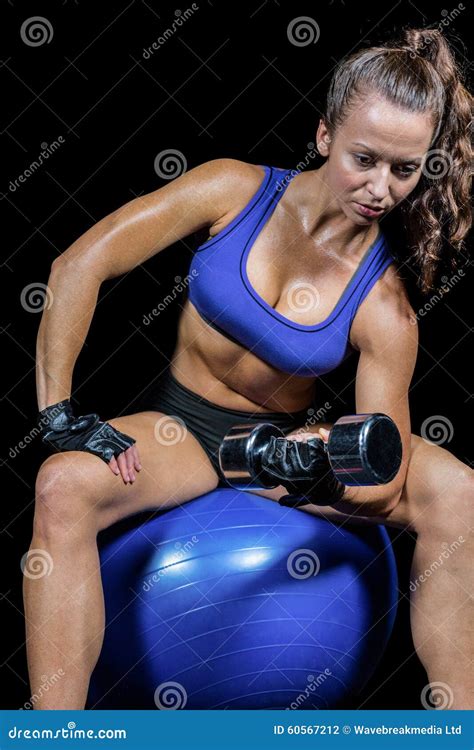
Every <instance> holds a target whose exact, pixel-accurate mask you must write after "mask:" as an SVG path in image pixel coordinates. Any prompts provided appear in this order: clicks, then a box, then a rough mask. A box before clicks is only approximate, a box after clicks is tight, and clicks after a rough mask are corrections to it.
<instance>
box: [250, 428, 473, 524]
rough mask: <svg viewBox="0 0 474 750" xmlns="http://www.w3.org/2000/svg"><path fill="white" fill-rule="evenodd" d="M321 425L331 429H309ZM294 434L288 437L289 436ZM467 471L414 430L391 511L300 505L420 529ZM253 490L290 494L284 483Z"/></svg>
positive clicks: (337, 517) (339, 517) (333, 515)
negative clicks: (378, 513)
mask: <svg viewBox="0 0 474 750" xmlns="http://www.w3.org/2000/svg"><path fill="white" fill-rule="evenodd" d="M320 427H327V428H328V429H330V425H327V424H322V423H321V424H318V425H314V426H311V427H309V428H308V429H307V430H305V432H306V431H308V432H314V433H317V431H318V429H319V428H320ZM295 432H296V431H295ZM291 434H292V433H289V434H288V435H287V436H286V437H287V438H289V437H290V436H291ZM466 472H471V473H472V470H471V469H470V468H469V467H468V466H466V464H463V462H462V461H460V460H459V459H458V458H456V456H454V455H453V454H452V453H450V452H449V451H447V450H445V449H444V448H441V447H440V446H437V445H433V444H432V443H429V442H427V441H426V440H423V438H421V437H419V435H414V434H412V436H411V445H410V459H409V462H408V468H407V476H406V480H405V484H404V486H403V490H402V494H401V497H400V501H399V503H398V504H397V506H396V507H395V508H394V509H393V510H392V511H391V512H390V513H388V514H387V515H384V516H360V515H349V514H347V513H341V512H340V511H337V510H335V509H334V508H332V507H331V506H330V505H326V506H317V505H303V506H301V507H300V508H299V509H300V510H302V511H303V512H306V513H311V514H312V515H315V516H320V517H322V518H326V519H328V520H330V521H333V522H337V523H359V524H365V525H367V524H385V525H386V526H393V527H395V528H400V529H409V530H410V531H415V532H416V531H418V529H419V528H420V527H421V525H422V524H423V523H425V522H426V521H427V520H428V519H429V518H430V517H431V518H433V517H434V513H435V512H436V513H437V512H438V509H439V507H440V506H443V503H444V504H446V505H447V504H448V503H449V499H450V496H449V493H450V490H451V491H452V489H453V488H454V486H455V484H456V483H457V482H458V481H459V478H460V477H461V476H465V474H466ZM252 491H253V492H255V493H256V494H259V495H263V496H264V497H269V498H271V499H272V500H278V499H279V498H280V497H282V495H285V494H287V491H286V490H285V488H284V487H282V486H281V485H280V486H279V487H275V488H274V489H272V490H252Z"/></svg>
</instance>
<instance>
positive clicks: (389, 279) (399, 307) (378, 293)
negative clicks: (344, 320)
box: [351, 262, 417, 351]
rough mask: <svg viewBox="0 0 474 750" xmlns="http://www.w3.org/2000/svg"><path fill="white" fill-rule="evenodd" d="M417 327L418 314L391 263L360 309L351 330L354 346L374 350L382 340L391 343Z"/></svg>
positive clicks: (396, 270)
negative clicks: (393, 339) (374, 346)
mask: <svg viewBox="0 0 474 750" xmlns="http://www.w3.org/2000/svg"><path fill="white" fill-rule="evenodd" d="M416 327H417V318H416V314H415V312H414V310H413V308H412V306H411V304H410V301H409V299H408V294H407V291H406V288H405V285H404V282H403V279H402V277H401V275H400V272H399V269H398V268H397V265H396V263H395V262H393V263H390V265H389V266H387V268H386V269H385V271H384V272H383V274H382V275H381V276H380V278H379V279H378V280H377V282H376V283H375V284H374V286H373V287H372V289H371V290H370V292H369V294H368V295H367V297H366V298H365V299H364V301H363V302H362V303H361V305H360V306H359V308H358V310H357V313H356V315H355V317H354V320H353V323H352V326H351V344H352V346H354V348H355V349H357V350H359V351H362V349H370V348H372V347H373V345H374V343H375V342H379V341H380V340H381V339H385V340H386V341H389V340H390V337H391V336H394V335H397V336H399V335H400V334H401V333H402V331H403V330H404V331H405V332H406V334H407V335H410V333H413V329H416Z"/></svg>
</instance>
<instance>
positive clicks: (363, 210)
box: [354, 201, 385, 219]
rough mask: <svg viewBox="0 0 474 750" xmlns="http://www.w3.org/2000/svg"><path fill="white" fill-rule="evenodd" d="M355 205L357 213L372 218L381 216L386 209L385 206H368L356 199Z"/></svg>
mask: <svg viewBox="0 0 474 750" xmlns="http://www.w3.org/2000/svg"><path fill="white" fill-rule="evenodd" d="M354 205H355V207H356V211H357V213H359V214H361V216H368V217H370V218H371V219H372V218H375V217H376V216H381V215H382V214H383V213H384V211H385V209H383V208H378V209H374V208H369V207H368V206H364V204H363V203H357V202H355V201H354Z"/></svg>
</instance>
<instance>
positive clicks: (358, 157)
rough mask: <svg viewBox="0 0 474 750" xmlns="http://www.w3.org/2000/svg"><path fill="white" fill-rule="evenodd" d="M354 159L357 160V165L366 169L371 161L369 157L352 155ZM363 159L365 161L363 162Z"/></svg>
mask: <svg viewBox="0 0 474 750" xmlns="http://www.w3.org/2000/svg"><path fill="white" fill-rule="evenodd" d="M354 158H355V159H356V160H357V163H358V164H360V165H361V166H363V167H368V166H369V164H371V163H372V160H371V159H370V157H369V156H364V155H363V154H354ZM363 159H365V161H363Z"/></svg>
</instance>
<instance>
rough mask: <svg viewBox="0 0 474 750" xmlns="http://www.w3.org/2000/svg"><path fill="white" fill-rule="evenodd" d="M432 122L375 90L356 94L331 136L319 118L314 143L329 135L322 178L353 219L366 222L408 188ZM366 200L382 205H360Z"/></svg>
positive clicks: (418, 169) (416, 172)
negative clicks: (349, 108)
mask: <svg viewBox="0 0 474 750" xmlns="http://www.w3.org/2000/svg"><path fill="white" fill-rule="evenodd" d="M433 128H434V123H433V121H432V119H431V117H430V116H429V115H428V114H426V113H424V114H423V113H413V112H408V111H406V110H403V109H400V108H399V107H396V106H395V105H393V104H391V103H390V102H388V101H387V100H386V99H383V98H377V96H376V95H371V96H368V97H367V98H365V99H363V100H359V101H358V102H357V103H356V105H355V106H354V107H353V109H352V110H351V114H350V115H349V116H348V117H347V118H346V120H345V121H344V122H343V123H342V124H341V125H340V126H339V127H338V128H337V130H336V132H335V134H334V136H333V138H332V139H331V138H330V134H329V132H328V131H327V129H326V127H325V125H324V123H323V121H320V125H319V128H318V132H317V143H320V142H321V141H324V139H325V138H326V142H327V139H330V141H329V143H328V146H327V151H326V153H327V155H328V159H327V161H326V163H325V164H324V180H325V183H326V185H327V187H328V189H329V191H330V194H331V195H332V196H333V197H334V200H335V201H337V203H338V205H339V207H340V209H341V210H342V211H343V212H344V213H345V214H346V216H347V217H348V218H349V219H350V220H351V221H353V222H354V223H356V224H359V225H365V226H367V225H368V224H370V223H372V222H374V221H377V220H379V219H381V218H382V217H383V216H384V215H385V214H386V213H387V212H388V211H391V210H392V209H393V208H394V207H395V206H396V205H398V204H399V203H401V202H402V201H403V200H404V199H405V198H406V197H407V196H408V195H409V194H410V193H411V192H412V190H413V189H414V188H415V187H416V185H417V184H418V182H419V180H420V177H421V168H422V160H423V156H424V155H425V153H426V152H427V150H428V149H429V146H430V143H431V139H432V136H433ZM361 204H363V205H361ZM364 205H365V206H369V207H372V208H374V209H377V208H379V209H381V210H380V211H379V212H378V213H373V212H372V213H371V212H369V211H366V210H365V211H364V208H363V206H364Z"/></svg>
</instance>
